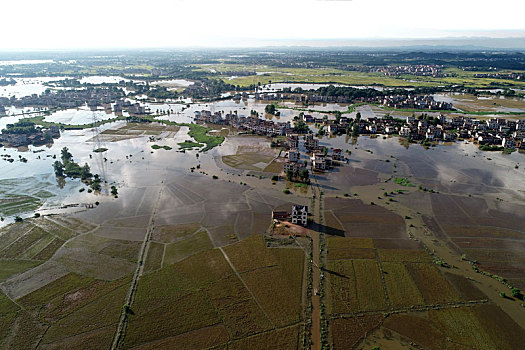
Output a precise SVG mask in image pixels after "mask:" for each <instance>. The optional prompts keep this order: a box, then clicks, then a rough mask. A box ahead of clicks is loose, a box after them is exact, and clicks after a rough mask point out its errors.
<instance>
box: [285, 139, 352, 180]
mask: <svg viewBox="0 0 525 350" xmlns="http://www.w3.org/2000/svg"><path fill="white" fill-rule="evenodd" d="M285 146H286V147H287V148H288V152H287V155H286V160H285V162H284V165H283V170H284V172H285V174H286V173H288V172H292V173H300V172H301V171H303V170H305V169H306V167H307V162H306V161H301V153H300V151H299V135H297V134H289V135H287V136H286V145H285ZM304 148H305V149H306V152H307V153H309V154H310V165H311V168H312V170H316V171H324V170H327V169H329V168H330V167H331V166H332V164H333V161H342V160H344V159H343V158H344V157H343V155H342V150H341V149H333V150H331V152H330V153H329V152H328V150H327V149H325V148H324V147H320V146H319V139H317V138H315V137H314V136H313V135H312V134H307V135H305V136H304Z"/></svg>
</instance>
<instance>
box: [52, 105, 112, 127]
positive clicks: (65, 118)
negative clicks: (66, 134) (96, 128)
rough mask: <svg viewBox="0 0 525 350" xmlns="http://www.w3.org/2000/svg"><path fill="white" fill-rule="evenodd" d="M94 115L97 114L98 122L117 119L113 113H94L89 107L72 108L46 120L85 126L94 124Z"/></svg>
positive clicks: (56, 113) (98, 111) (99, 111)
mask: <svg viewBox="0 0 525 350" xmlns="http://www.w3.org/2000/svg"><path fill="white" fill-rule="evenodd" d="M93 113H95V114H96V117H97V119H98V120H107V119H112V118H116V117H117V116H116V115H115V114H114V113H113V112H109V113H107V112H106V111H103V110H97V111H94V112H93V111H92V110H90V109H89V108H88V107H80V108H78V109H77V108H72V109H66V110H62V111H57V112H55V113H53V114H51V115H49V116H46V117H45V118H44V120H45V121H49V122H54V123H62V124H67V125H83V124H90V123H92V122H93Z"/></svg>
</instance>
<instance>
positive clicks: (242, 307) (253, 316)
mask: <svg viewBox="0 0 525 350" xmlns="http://www.w3.org/2000/svg"><path fill="white" fill-rule="evenodd" d="M205 291H206V294H207V295H208V297H209V298H210V300H211V301H212V302H213V304H214V306H215V308H216V309H217V310H219V313H220V315H221V318H222V320H223V322H224V325H225V327H226V329H227V330H228V333H229V334H230V338H231V339H238V338H241V337H245V336H248V335H251V334H254V333H258V332H261V331H263V330H266V329H269V328H271V326H272V324H271V322H270V320H269V319H268V318H267V317H266V316H265V314H264V312H263V311H262V310H261V309H260V308H259V306H258V305H257V303H256V302H255V300H254V299H253V298H252V297H251V295H250V293H249V291H248V290H247V289H246V288H245V287H244V285H243V284H242V282H241V280H240V279H239V278H238V277H237V276H236V275H232V276H230V277H227V278H225V279H222V280H219V281H217V282H214V283H212V284H211V285H209V286H207V287H206V288H205Z"/></svg>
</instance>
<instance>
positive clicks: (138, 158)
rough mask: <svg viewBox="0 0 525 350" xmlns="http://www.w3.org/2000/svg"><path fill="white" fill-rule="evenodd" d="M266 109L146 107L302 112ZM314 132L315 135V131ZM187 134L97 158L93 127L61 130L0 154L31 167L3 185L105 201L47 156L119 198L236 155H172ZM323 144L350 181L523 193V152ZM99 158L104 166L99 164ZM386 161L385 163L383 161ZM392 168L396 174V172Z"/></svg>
mask: <svg viewBox="0 0 525 350" xmlns="http://www.w3.org/2000/svg"><path fill="white" fill-rule="evenodd" d="M265 106H266V103H261V102H258V101H255V100H254V99H247V100H246V101H242V100H241V101H233V100H229V101H220V102H217V103H213V104H191V105H190V107H189V108H188V107H187V106H186V105H182V104H150V105H149V107H150V108H151V109H152V110H153V111H156V109H159V110H163V111H166V112H167V111H170V115H162V116H160V117H159V118H160V119H169V120H172V121H175V122H178V123H191V122H192V121H193V117H194V112H195V111H200V110H203V109H204V110H212V111H215V112H217V111H222V112H224V113H230V112H234V111H237V114H239V115H249V113H250V110H252V109H253V110H257V111H258V112H260V114H261V115H263V116H265V117H266V118H268V119H273V120H275V121H290V120H292V119H293V117H294V116H296V115H298V114H299V111H295V110H286V109H282V110H281V114H282V115H281V116H280V117H272V116H268V115H265V114H264V107H265ZM346 107H347V106H343V105H336V104H328V105H326V106H324V108H326V109H328V110H335V109H337V108H346ZM358 111H360V112H361V115H362V117H363V118H368V117H371V116H375V112H374V110H373V109H372V108H370V107H368V106H362V107H359V108H358ZM96 113H97V116H98V118H99V119H100V120H104V119H109V118H113V117H114V114H113V113H105V112H104V111H101V110H100V111H97V112H96ZM312 114H315V116H316V117H322V116H323V113H312ZM92 117H93V112H91V111H90V110H89V109H87V108H80V109H78V110H77V109H72V110H65V111H59V112H56V113H54V114H52V115H51V116H48V117H46V120H52V121H56V122H61V123H65V124H86V123H90V122H91V121H92ZM18 119H19V117H12V116H7V117H3V118H0V127H2V126H5V124H7V123H13V122H15V121H16V120H18ZM124 124H125V123H124V122H117V123H109V124H106V125H103V126H102V127H101V128H100V129H101V130H105V129H108V128H116V127H118V126H121V125H124ZM312 128H313V129H315V128H314V127H313V126H312ZM187 131H188V128H187V127H182V128H181V129H180V131H179V132H178V133H177V134H176V135H175V137H174V138H165V137H164V136H162V135H160V137H161V140H158V141H157V140H156V141H154V142H149V139H148V137H147V136H142V137H139V138H134V139H128V140H122V141H118V142H111V143H109V142H107V143H104V144H102V145H100V146H102V147H105V148H108V151H107V152H104V153H98V154H97V153H93V152H92V150H93V149H94V148H97V147H96V146H97V145H94V144H93V142H91V140H92V139H93V136H94V132H93V130H92V129H86V130H73V131H65V132H63V133H62V136H61V138H60V139H58V140H55V143H54V144H53V145H51V146H49V147H48V146H42V147H33V146H30V147H29V148H28V150H27V151H22V150H21V151H19V150H16V149H6V148H4V149H1V153H2V154H8V155H10V156H12V157H13V158H14V159H17V160H18V158H19V156H23V157H24V158H26V159H27V160H28V162H27V163H22V162H20V161H15V162H13V163H9V162H7V161H5V160H1V159H0V180H2V179H22V178H31V177H34V176H39V177H42V178H45V179H48V180H50V181H49V182H51V183H52V184H53V185H52V186H51V189H50V192H53V193H56V195H55V196H54V197H53V198H51V199H49V200H47V201H46V205H48V203H52V205H58V204H67V203H71V202H81V203H83V202H89V201H92V202H93V201H96V200H99V201H102V200H104V199H103V196H95V195H93V194H90V195H87V191H85V192H83V193H82V194H81V193H79V192H78V190H79V189H80V188H81V187H83V185H82V184H80V182H78V181H76V182H75V181H71V180H67V181H66V183H67V185H66V187H64V189H63V190H62V189H60V187H59V186H58V184H56V180H54V175H53V169H52V164H53V162H54V161H55V159H53V158H52V157H53V156H57V157H59V156H60V150H61V149H62V148H63V147H68V148H69V149H70V152H71V153H72V154H73V156H74V158H75V160H76V161H77V162H79V163H80V164H84V163H88V164H89V165H90V166H91V169H92V171H93V172H94V173H100V174H102V173H105V178H106V179H107V181H108V184H110V183H113V182H114V183H117V184H118V186H119V188H122V189H123V191H124V192H125V191H126V189H129V188H133V187H135V186H147V184H148V183H149V182H155V181H157V180H158V179H160V176H161V175H160V174H161V173H162V172H163V171H164V172H165V171H167V170H166V169H169V172H174V173H187V172H188V169H189V168H190V167H192V166H196V165H197V164H198V163H199V162H200V163H201V164H202V166H203V167H206V168H209V169H217V164H216V162H215V159H214V157H219V156H223V155H228V154H235V152H236V147H235V142H232V141H230V139H227V140H226V142H225V143H224V144H223V145H221V146H220V147H217V148H215V149H213V150H211V151H209V152H207V154H200V155H199V158H197V157H196V151H187V152H186V153H180V152H177V149H178V146H177V143H178V142H183V141H185V140H188V139H191V138H190V137H189V136H188V135H187ZM314 131H316V130H314ZM152 136H155V137H156V136H157V135H155V133H153V134H152ZM153 143H155V144H158V145H161V146H164V145H166V146H170V147H172V148H173V149H172V150H170V151H166V150H164V149H159V150H152V149H151V145H152V144H153ZM320 144H321V145H322V146H326V147H328V148H341V149H343V153H344V154H345V151H346V150H349V151H351V152H352V155H351V156H350V157H349V158H350V161H349V165H348V166H349V167H351V168H352V169H353V168H358V169H364V170H366V171H368V172H364V173H359V174H358V173H355V174H354V175H351V176H364V177H367V176H372V177H374V178H375V175H374V174H377V175H381V174H383V176H384V177H388V176H392V175H394V176H412V177H414V178H416V179H418V181H419V183H423V184H426V185H428V186H431V185H433V186H436V187H435V188H436V189H438V188H439V189H446V188H448V189H454V190H455V191H463V192H464V193H467V192H469V191H470V192H469V193H472V192H471V191H481V190H483V191H488V192H492V193H496V192H498V191H513V192H515V193H517V194H518V195H520V192H519V191H525V176H524V175H525V171H524V170H525V168H524V167H523V166H519V167H518V168H517V169H516V168H515V165H517V164H520V163H523V162H524V159H525V158H524V155H523V154H519V153H517V152H515V153H513V154H510V155H503V154H501V153H500V152H494V153H489V152H481V151H479V150H478V149H477V147H476V146H475V145H472V144H465V143H461V142H456V143H454V144H452V145H447V146H445V145H439V146H437V147H431V148H430V149H428V150H426V149H424V148H422V147H421V146H419V145H411V146H410V147H409V148H408V149H407V148H405V147H404V146H402V145H401V144H400V143H399V141H398V139H397V138H383V137H382V136H379V137H378V138H375V139H372V138H370V137H364V136H361V137H359V138H358V139H357V143H356V144H352V140H351V139H349V138H347V137H346V136H339V137H323V138H322V139H321V141H320ZM35 152H36V153H35ZM90 155H91V158H90ZM391 157H393V158H391ZM104 158H106V159H107V160H106V161H104ZM302 158H303V159H307V157H306V156H305V155H303V157H302ZM489 158H490V159H489ZM387 159H388V160H390V162H385V160H387ZM394 163H395V164H396V168H395V169H394V168H393V164H394ZM393 170H395V171H396V172H395V173H394V172H393ZM314 176H316V175H314ZM345 176H348V174H345V173H344V171H341V170H340V169H336V170H334V171H333V172H331V173H328V174H324V175H322V176H321V175H319V176H318V180H319V183H320V184H321V185H322V186H323V188H324V190H326V191H334V192H336V193H339V192H341V191H343V187H344V186H345V185H344V184H345V181H348V180H345ZM51 180H54V181H51ZM28 181H30V180H28ZM356 183H359V181H356ZM26 185H27V184H26ZM26 185H24V186H26ZM438 186H441V187H438ZM23 188H24V187H23V186H22V185H20V190H19V191H18V192H20V193H22V194H23ZM46 190H48V188H46ZM14 192H17V191H16V190H15V191H14ZM522 193H523V192H521V195H522ZM119 200H123V201H125V200H126V198H125V196H121V198H120V199H119ZM48 206H49V205H48Z"/></svg>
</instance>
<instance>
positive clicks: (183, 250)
mask: <svg viewBox="0 0 525 350" xmlns="http://www.w3.org/2000/svg"><path fill="white" fill-rule="evenodd" d="M211 248H213V244H212V243H211V241H210V238H209V237H208V233H207V232H206V231H199V232H197V233H195V234H194V235H192V236H190V237H187V238H186V239H184V240H181V241H179V242H175V243H170V244H167V245H166V249H165V253H164V263H165V264H168V265H169V264H174V263H176V262H177V261H180V260H182V259H184V258H186V257H188V256H190V255H193V254H196V253H200V252H203V251H205V250H207V249H211Z"/></svg>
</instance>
